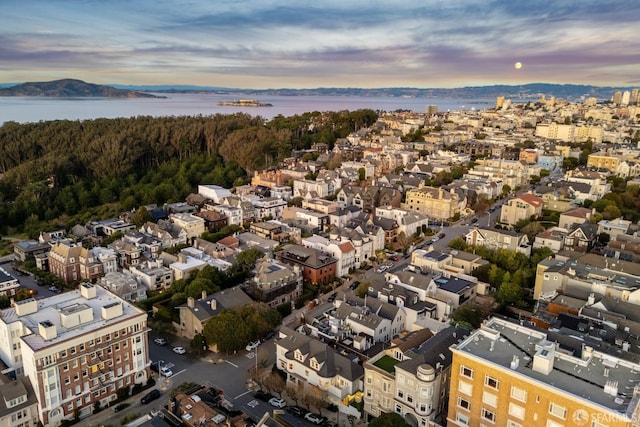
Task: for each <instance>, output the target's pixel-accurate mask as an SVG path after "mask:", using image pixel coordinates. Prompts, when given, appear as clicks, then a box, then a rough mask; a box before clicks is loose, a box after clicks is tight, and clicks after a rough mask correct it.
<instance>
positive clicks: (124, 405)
mask: <svg viewBox="0 0 640 427" xmlns="http://www.w3.org/2000/svg"><path fill="white" fill-rule="evenodd" d="M129 406H130V405H129V404H128V403H121V404H119V405H116V406H114V407H113V412H120V411H122V410H123V409H126V408H128V407H129Z"/></svg>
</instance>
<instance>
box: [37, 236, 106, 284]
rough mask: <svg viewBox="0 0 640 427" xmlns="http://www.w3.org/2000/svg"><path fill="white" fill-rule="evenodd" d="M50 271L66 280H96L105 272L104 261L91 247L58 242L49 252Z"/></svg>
mask: <svg viewBox="0 0 640 427" xmlns="http://www.w3.org/2000/svg"><path fill="white" fill-rule="evenodd" d="M48 260H49V271H50V272H51V274H54V275H56V276H58V277H60V278H61V279H62V280H64V281H65V282H72V281H76V280H95V279H97V278H98V277H100V276H101V275H102V274H103V271H104V270H103V267H102V263H100V261H99V260H98V259H97V258H96V257H95V256H94V255H93V252H92V251H91V250H90V249H86V248H83V247H82V246H77V245H74V244H68V243H62V242H56V243H55V244H54V245H53V247H52V248H51V251H49V254H48Z"/></svg>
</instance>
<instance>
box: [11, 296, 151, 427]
mask: <svg viewBox="0 0 640 427" xmlns="http://www.w3.org/2000/svg"><path fill="white" fill-rule="evenodd" d="M147 332H148V328H147V313H146V312H144V311H143V310H140V309H139V308H137V307H135V306H133V305H131V304H129V303H128V302H126V301H124V300H122V299H121V298H119V297H117V296H116V295H114V294H112V293H111V292H109V291H107V290H106V289H104V288H102V287H100V286H96V285H91V284H89V283H83V284H81V285H80V286H79V287H78V289H77V290H74V291H70V292H64V293H61V294H58V295H54V296H52V297H49V298H42V299H39V300H37V301H36V300H34V299H27V300H23V301H19V302H17V303H15V305H14V306H13V307H10V308H6V309H4V310H2V312H1V316H0V337H1V338H0V340H1V341H2V342H1V343H0V356H1V357H2V360H3V361H4V362H5V364H6V365H7V366H8V367H9V368H10V369H12V370H15V371H16V373H17V374H18V375H19V376H21V375H24V377H27V378H28V379H29V380H30V381H31V384H32V386H33V389H34V392H35V395H36V396H37V397H38V401H39V403H38V412H39V414H38V415H39V418H40V420H41V421H42V422H43V424H44V425H51V426H55V425H59V424H60V422H61V421H62V420H63V419H69V420H70V419H73V418H74V415H75V414H76V413H79V416H80V418H84V417H85V416H88V415H90V414H91V413H92V412H93V409H94V405H97V404H99V405H101V406H103V407H104V406H107V405H108V404H109V402H111V401H112V400H115V399H116V391H117V390H120V389H122V388H124V387H131V386H133V385H135V384H144V383H145V382H146V381H147V380H148V378H149V373H150V372H149V370H148V366H149V353H148V350H147V349H148V344H147ZM14 425H15V424H14Z"/></svg>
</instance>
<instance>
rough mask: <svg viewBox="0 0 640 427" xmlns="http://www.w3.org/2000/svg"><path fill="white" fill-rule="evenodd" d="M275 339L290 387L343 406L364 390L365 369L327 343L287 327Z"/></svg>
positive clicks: (342, 409) (278, 361) (278, 364)
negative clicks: (347, 400) (350, 398)
mask: <svg viewBox="0 0 640 427" xmlns="http://www.w3.org/2000/svg"><path fill="white" fill-rule="evenodd" d="M279 334H280V335H279V339H277V340H276V365H277V366H278V368H280V369H282V370H283V371H284V372H286V374H287V385H292V386H293V387H295V388H296V389H298V390H300V391H301V392H302V391H306V392H307V393H309V394H312V395H314V396H316V397H319V398H323V399H326V400H328V401H329V402H331V403H334V404H336V405H340V411H341V412H345V411H348V407H346V406H345V405H343V404H342V402H343V399H345V398H347V397H349V396H352V395H355V394H356V392H358V391H362V377H363V374H364V369H363V368H362V366H360V365H359V364H357V363H355V362H354V361H352V360H351V359H350V358H348V357H346V356H343V355H342V354H340V352H338V351H337V350H335V349H333V348H332V347H330V346H329V345H328V344H326V343H323V342H320V341H318V340H316V339H314V338H312V337H310V336H308V335H303V334H301V333H298V332H296V331H294V330H293V329H290V328H288V327H286V326H283V327H281V328H280V332H279Z"/></svg>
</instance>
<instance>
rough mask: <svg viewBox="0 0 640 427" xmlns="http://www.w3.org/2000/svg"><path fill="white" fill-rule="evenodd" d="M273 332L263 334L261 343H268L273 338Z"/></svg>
mask: <svg viewBox="0 0 640 427" xmlns="http://www.w3.org/2000/svg"><path fill="white" fill-rule="evenodd" d="M273 335H274V332H273V331H269V332H267V333H266V334H264V336H263V337H262V342H265V341H269V340H270V339H271V338H273Z"/></svg>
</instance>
